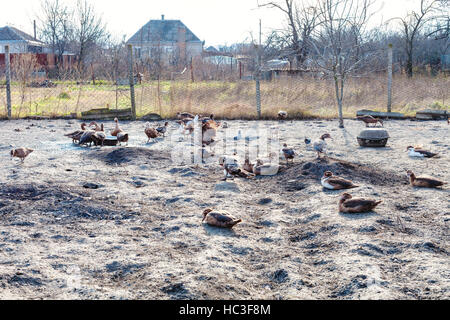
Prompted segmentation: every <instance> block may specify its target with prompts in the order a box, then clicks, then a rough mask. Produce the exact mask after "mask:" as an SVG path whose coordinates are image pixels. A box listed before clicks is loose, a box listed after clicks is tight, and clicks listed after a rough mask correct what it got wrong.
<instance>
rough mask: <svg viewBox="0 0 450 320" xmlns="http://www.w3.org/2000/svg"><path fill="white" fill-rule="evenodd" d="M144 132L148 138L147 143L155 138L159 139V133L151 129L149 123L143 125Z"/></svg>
mask: <svg viewBox="0 0 450 320" xmlns="http://www.w3.org/2000/svg"><path fill="white" fill-rule="evenodd" d="M144 132H145V134H146V135H147V138H148V141H147V143H149V142H150V139H156V138H158V137H159V132H158V131H157V130H156V129H154V128H152V127H151V125H150V122H147V123H146V124H145V131H144Z"/></svg>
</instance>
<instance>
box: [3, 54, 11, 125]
mask: <svg viewBox="0 0 450 320" xmlns="http://www.w3.org/2000/svg"><path fill="white" fill-rule="evenodd" d="M5 66H6V107H7V109H8V119H11V110H12V106H11V64H10V55H9V46H5Z"/></svg>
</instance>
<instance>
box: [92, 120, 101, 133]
mask: <svg viewBox="0 0 450 320" xmlns="http://www.w3.org/2000/svg"><path fill="white" fill-rule="evenodd" d="M89 127H95V128H94V131H97V132H103V131H105V130H104V129H105V127H104V126H103V123H102V124H101V125H100V126H99V125H98V123H97V122H95V121H92V122H91V123H90V124H89Z"/></svg>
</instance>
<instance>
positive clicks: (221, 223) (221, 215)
mask: <svg viewBox="0 0 450 320" xmlns="http://www.w3.org/2000/svg"><path fill="white" fill-rule="evenodd" d="M204 221H206V223H207V224H208V225H210V226H213V227H218V228H226V229H231V228H233V227H234V226H235V225H237V224H238V223H241V222H242V219H236V218H235V217H233V216H232V215H230V214H229V213H227V212H215V211H214V210H212V209H206V210H205V211H203V220H202V222H204Z"/></svg>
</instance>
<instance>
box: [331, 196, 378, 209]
mask: <svg viewBox="0 0 450 320" xmlns="http://www.w3.org/2000/svg"><path fill="white" fill-rule="evenodd" d="M382 202H383V201H376V200H372V199H365V198H355V199H353V197H352V196H351V195H350V194H348V193H344V194H343V195H342V196H341V199H340V200H339V211H340V212H342V213H364V212H370V211H372V210H373V209H375V208H376V207H377V206H378V205H379V204H380V203H382Z"/></svg>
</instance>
